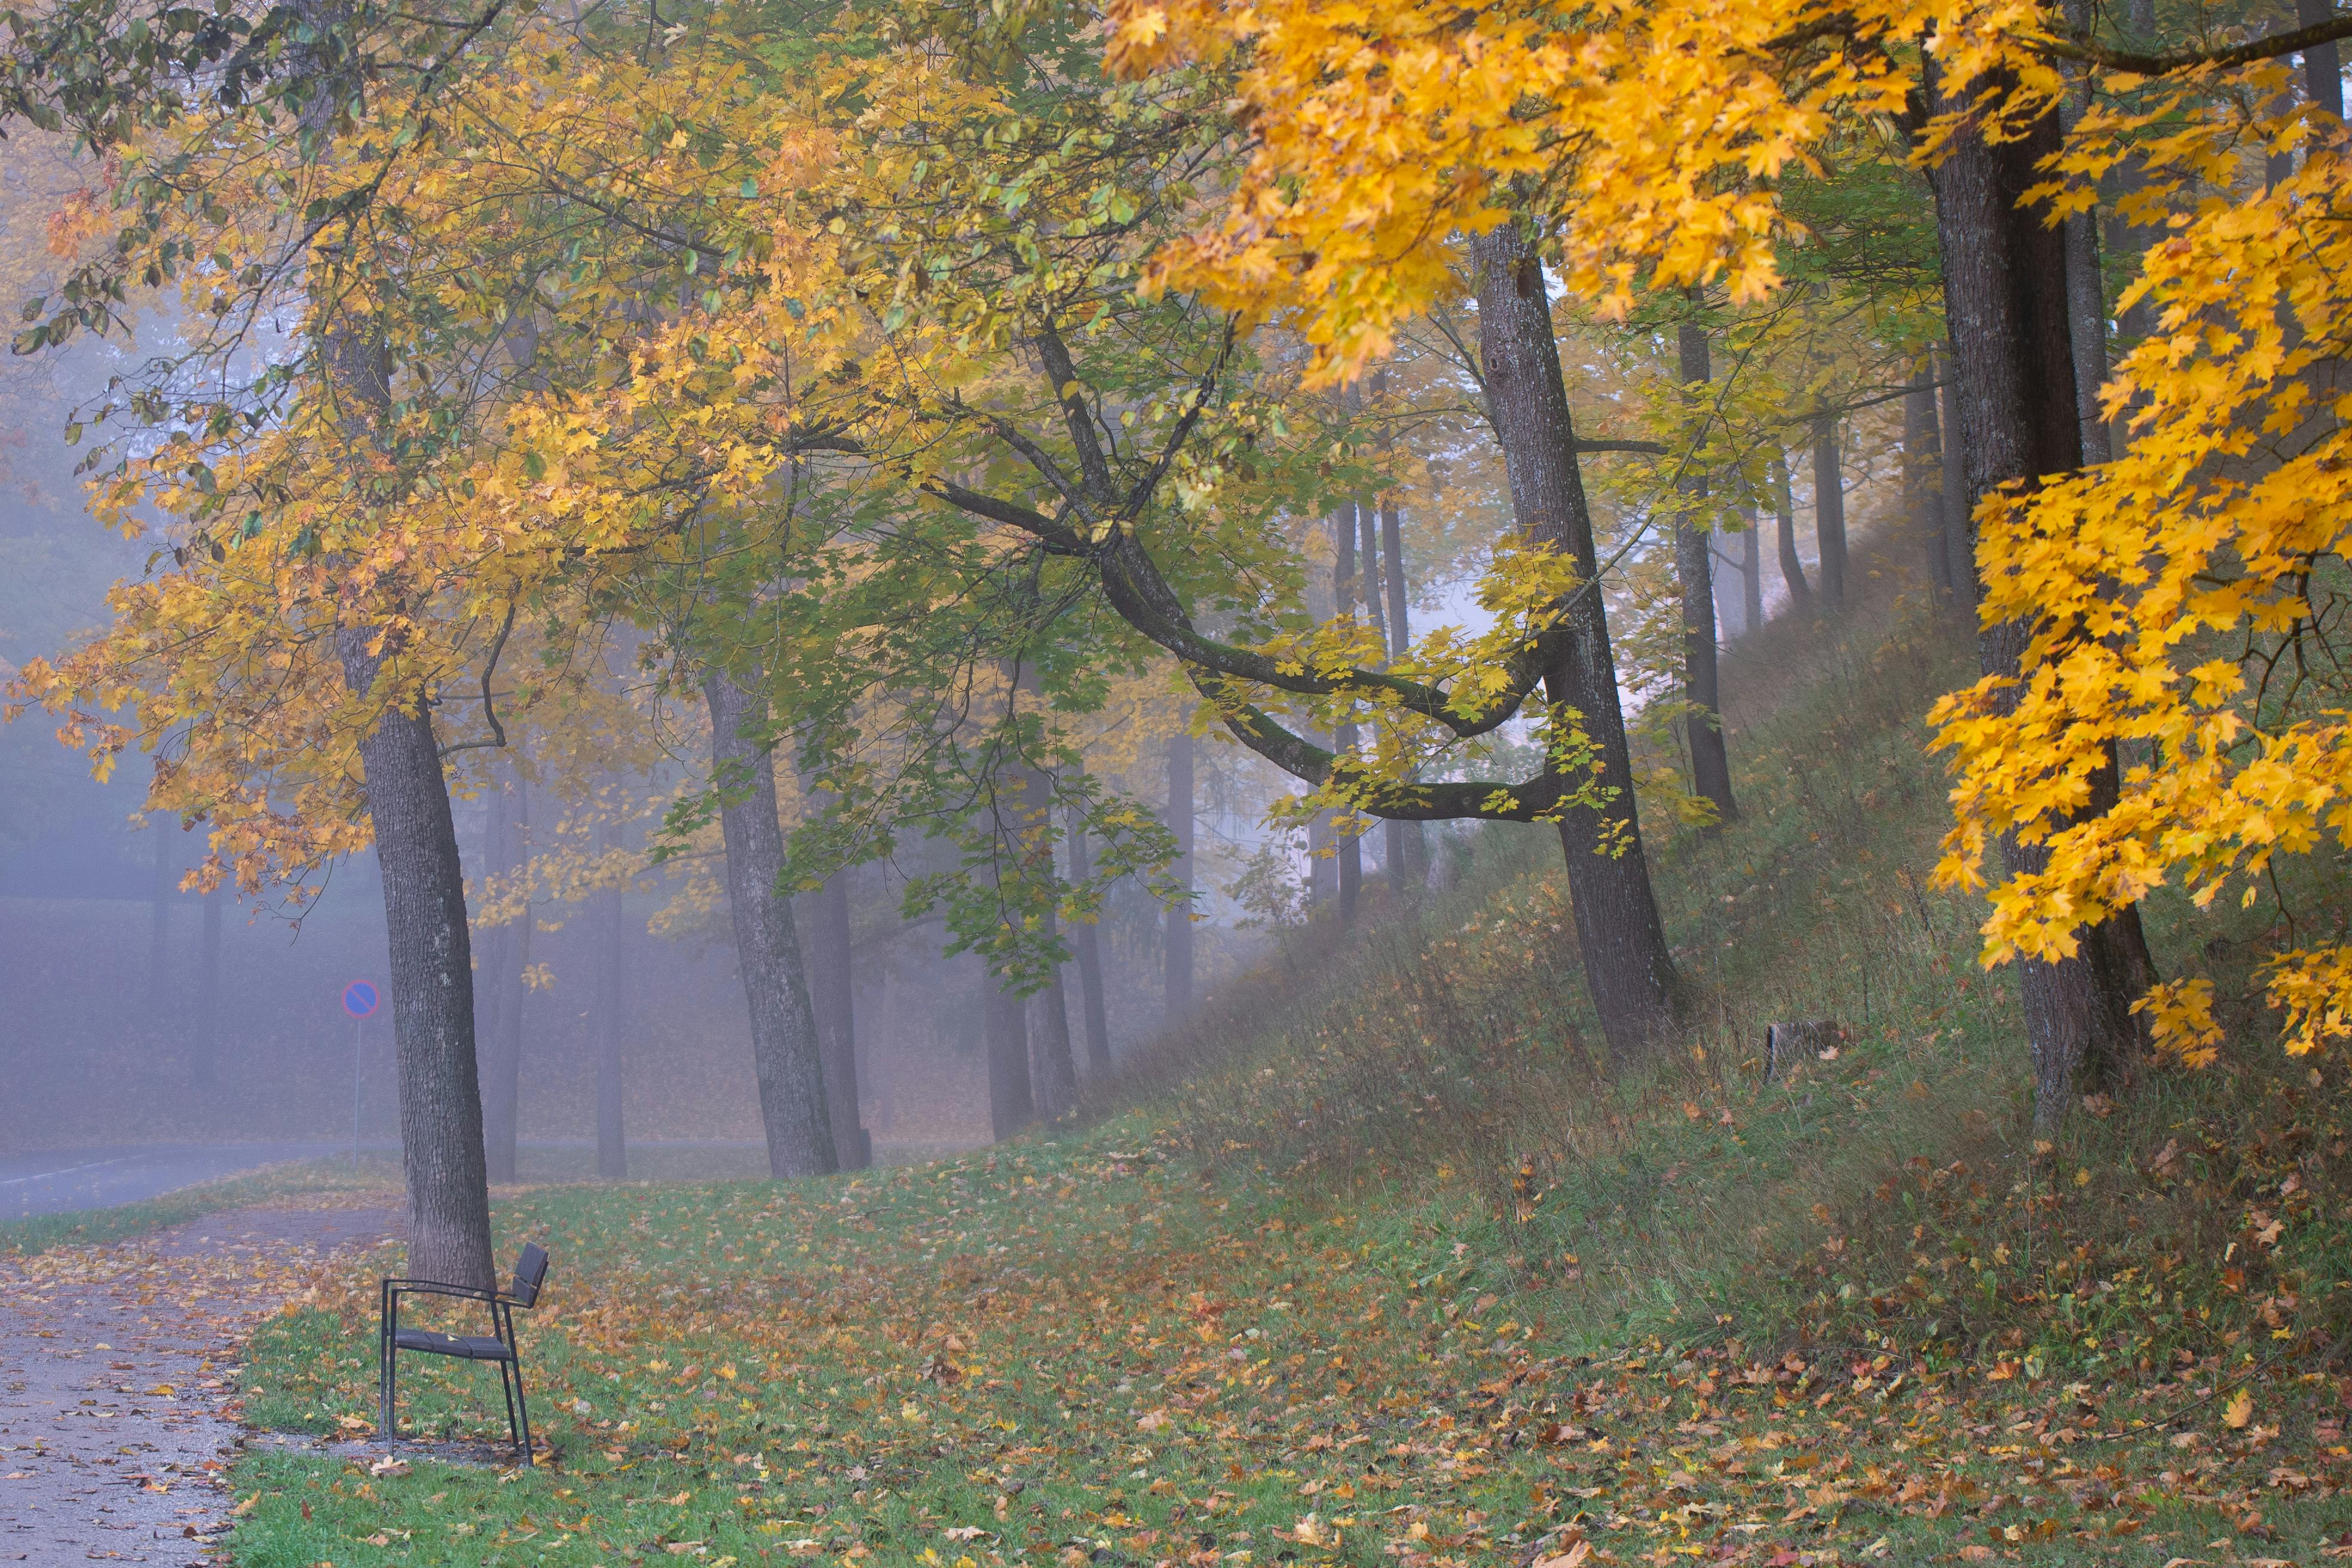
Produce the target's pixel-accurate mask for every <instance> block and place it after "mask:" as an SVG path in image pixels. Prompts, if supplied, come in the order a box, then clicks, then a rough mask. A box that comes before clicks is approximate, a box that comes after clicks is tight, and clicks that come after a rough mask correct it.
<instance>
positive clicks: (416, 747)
mask: <svg viewBox="0 0 2352 1568" xmlns="http://www.w3.org/2000/svg"><path fill="white" fill-rule="evenodd" d="M371 641H373V632H372V631H371V629H370V628H368V627H364V626H352V627H345V628H344V629H343V630H342V631H341V632H339V633H338V634H337V636H336V652H337V654H338V655H339V656H340V658H341V663H342V667H343V679H344V682H345V684H346V685H348V686H349V687H350V688H351V689H352V691H354V692H361V693H364V692H367V691H368V690H369V689H371V688H372V687H373V685H374V684H375V678H376V672H377V670H378V668H380V667H381V665H382V663H383V659H382V656H381V655H378V654H373V653H370V652H369V651H368V644H369V643H370V642H371ZM359 749H360V766H361V769H362V774H363V776H364V779H365V782H366V787H367V803H368V819H369V821H370V823H371V825H372V826H373V828H374V832H375V856H376V864H377V865H378V866H379V867H380V868H382V870H383V923H384V930H385V933H386V935H387V936H388V938H389V939H390V940H389V942H388V944H387V946H388V951H389V956H390V965H389V968H390V975H389V979H390V983H391V991H392V1032H393V1041H394V1054H395V1056H396V1058H397V1061H398V1068H399V1075H400V1146H401V1163H402V1166H403V1168H404V1173H405V1174H406V1177H407V1183H408V1265H407V1272H408V1273H409V1275H410V1276H411V1277H412V1278H415V1279H434V1280H438V1281H440V1282H441V1283H443V1284H447V1285H464V1286H468V1287H472V1288H475V1289H490V1288H491V1287H492V1286H493V1285H494V1283H495V1282H496V1277H497V1268H496V1265H495V1264H494V1263H493V1262H492V1260H491V1257H490V1196H489V1182H488V1175H487V1173H485V1171H484V1169H483V1165H482V1097H481V1084H480V1082H479V1080H478V1069H477V1067H476V1063H475V1060H474V954H473V946H472V941H471V937H470V934H469V932H468V931H467V923H466V879H465V873H464V871H463V869H462V868H460V866H459V864H458V858H457V825H456V823H455V822H453V821H452V820H451V818H450V815H449V782H448V779H447V778H446V775H444V773H442V771H441V751H440V746H439V743H438V742H436V740H435V739H434V735H433V720H432V717H431V710H429V709H427V708H426V707H425V706H424V705H423V704H422V703H421V702H420V703H418V704H417V705H416V706H415V709H414V710H411V711H405V712H404V711H402V710H400V709H398V708H396V707H395V708H391V709H388V710H387V711H386V712H385V713H384V715H383V720H382V721H380V722H379V723H378V724H377V725H376V727H375V730H374V731H373V733H371V734H369V735H368V736H367V737H366V738H365V739H364V740H362V741H361V742H360V748H359Z"/></svg>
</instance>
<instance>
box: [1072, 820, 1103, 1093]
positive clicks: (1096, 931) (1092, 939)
mask: <svg viewBox="0 0 2352 1568" xmlns="http://www.w3.org/2000/svg"><path fill="white" fill-rule="evenodd" d="M1069 820H1070V880H1071V881H1073V882H1084V881H1086V880H1087V879H1088V878H1090V877H1092V876H1093V875H1094V864H1093V861H1092V859H1091V858H1090V857H1089V855H1088V853H1087V822H1086V817H1085V816H1084V815H1083V814H1082V813H1080V812H1079V810H1078V808H1077V807H1076V806H1075V805H1074V806H1072V807H1070V819H1069ZM1070 946H1071V948H1072V949H1073V950H1074V951H1075V952H1076V954H1077V959H1078V995H1079V999H1080V1000H1081V1001H1082V1002H1083V1003H1084V1005H1085V1009H1086V1020H1087V1077H1088V1078H1090V1079H1097V1078H1102V1077H1105V1076H1107V1075H1108V1073H1109V1072H1110V1010H1109V1008H1108V1005H1106V1004H1105V1002H1104V1000H1103V964H1102V931H1101V928H1100V927H1098V926H1097V924H1096V923H1095V922H1094V921H1081V922H1080V923H1079V925H1078V927H1077V929H1076V931H1072V932H1071V933H1070Z"/></svg>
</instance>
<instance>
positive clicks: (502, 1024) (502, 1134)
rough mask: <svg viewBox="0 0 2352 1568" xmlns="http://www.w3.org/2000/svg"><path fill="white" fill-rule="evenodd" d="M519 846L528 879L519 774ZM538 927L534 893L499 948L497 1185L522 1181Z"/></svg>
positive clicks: (492, 1151) (494, 1070)
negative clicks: (526, 1055)
mask: <svg viewBox="0 0 2352 1568" xmlns="http://www.w3.org/2000/svg"><path fill="white" fill-rule="evenodd" d="M509 824H510V826H511V829H512V833H513V840H512V842H511V843H510V844H509V846H508V848H509V860H508V869H509V870H510V871H513V872H515V873H516V874H517V875H519V876H527V875H528V872H529V868H530V785H528V784H525V783H524V782H523V778H522V774H521V773H520V772H517V773H516V774H515V781H514V814H513V816H512V817H511V818H509ZM534 923H535V922H534V921H533V918H532V915H531V910H530V896H529V893H528V891H526V893H525V895H524V898H523V904H522V913H521V914H520V916H518V917H517V918H516V920H515V921H514V923H513V924H512V925H511V926H510V927H509V928H506V931H507V934H506V938H505V940H504V941H502V942H499V960H500V968H499V972H498V973H497V974H496V975H495V976H494V977H493V978H492V982H491V983H492V984H495V985H497V986H498V988H499V996H498V1003H497V1008H496V1016H497V1019H498V1026H497V1027H496V1028H495V1029H493V1030H492V1031H491V1032H490V1036H489V1042H490V1049H489V1060H488V1062H487V1063H485V1064H484V1066H485V1068H486V1070H485V1071H484V1073H483V1076H482V1140H483V1142H482V1151H483V1166H484V1168H485V1169H486V1170H487V1171H488V1173H489V1177H490V1180H491V1181H493V1182H511V1181H514V1180H515V1179H516V1174H517V1169H518V1162H517V1156H516V1148H515V1140H516V1131H515V1124H516V1121H517V1120H518V1119H519V1117H520V1109H521V1100H522V1014H523V999H524V997H525V996H527V995H528V994H529V988H528V987H527V986H525V985H524V984H523V978H522V977H523V972H524V971H525V970H527V969H529V968H530V935H531V927H532V925H533V924H534Z"/></svg>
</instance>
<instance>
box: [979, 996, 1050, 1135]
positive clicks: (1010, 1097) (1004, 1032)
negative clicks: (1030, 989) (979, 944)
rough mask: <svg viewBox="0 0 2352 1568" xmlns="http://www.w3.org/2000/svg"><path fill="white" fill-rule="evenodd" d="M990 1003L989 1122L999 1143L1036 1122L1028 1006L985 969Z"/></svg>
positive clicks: (988, 1002) (988, 1013)
mask: <svg viewBox="0 0 2352 1568" xmlns="http://www.w3.org/2000/svg"><path fill="white" fill-rule="evenodd" d="M981 984H982V985H984V986H985V987H986V988H987V991H988V999H987V1003H986V1007H987V1022H988V1122H989V1129H990V1131H991V1133H992V1136H993V1137H994V1138H995V1140H996V1142H999V1143H1002V1142H1004V1141H1005V1140H1006V1139H1007V1138H1010V1137H1012V1136H1013V1134H1014V1133H1016V1132H1018V1131H1021V1130H1022V1129H1023V1128H1024V1127H1026V1126H1028V1125H1029V1124H1030V1123H1031V1122H1032V1121H1035V1120H1037V1102H1036V1100H1035V1098H1034V1094H1033V1092H1032V1090H1031V1087H1030V1082H1029V1017H1028V1014H1029V1005H1028V1003H1027V1002H1025V1001H1024V1000H1023V999H1022V998H1021V997H1019V996H1015V995H1014V994H1013V993H1012V992H1011V991H1010V990H1008V989H1006V987H1005V985H1004V983H1003V981H1002V980H1001V979H999V978H998V977H997V976H996V975H994V974H992V973H987V972H986V970H985V969H984V968H983V970H982V977H981Z"/></svg>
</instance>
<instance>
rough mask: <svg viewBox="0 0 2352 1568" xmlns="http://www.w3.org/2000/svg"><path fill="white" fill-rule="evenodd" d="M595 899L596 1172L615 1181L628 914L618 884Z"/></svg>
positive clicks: (623, 1142)
mask: <svg viewBox="0 0 2352 1568" xmlns="http://www.w3.org/2000/svg"><path fill="white" fill-rule="evenodd" d="M604 847H605V848H606V849H607V850H610V849H611V848H612V847H613V838H612V830H611V829H610V828H607V829H605V831H604ZM596 902H597V905H598V910H597V912H598V914H599V916H600V917H601V918H600V919H599V921H598V922H597V923H598V924H599V925H600V926H601V927H602V928H603V930H602V931H601V932H600V934H601V935H602V936H603V938H604V961H603V962H602V963H599V964H598V965H597V972H596V1175H597V1178H598V1179H599V1180H601V1181H607V1182H620V1181H626V1180H627V1179H628V1175H629V1145H628V1136H627V1131H626V1129H625V1127H624V1125H623V1121H622V1114H621V1112H622V1089H623V1084H624V1080H623V1078H622V1071H621V1069H622V1066H623V1062H622V1052H623V1051H624V1049H625V1043H626V1041H627V1039H628V1005H629V995H628V975H629V913H628V909H627V907H626V904H625V900H624V898H623V895H622V892H621V889H618V888H607V889H604V891H602V892H600V893H598V894H597V895H596Z"/></svg>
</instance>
